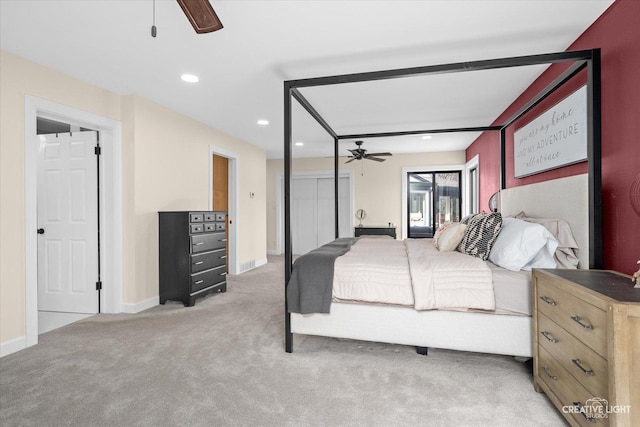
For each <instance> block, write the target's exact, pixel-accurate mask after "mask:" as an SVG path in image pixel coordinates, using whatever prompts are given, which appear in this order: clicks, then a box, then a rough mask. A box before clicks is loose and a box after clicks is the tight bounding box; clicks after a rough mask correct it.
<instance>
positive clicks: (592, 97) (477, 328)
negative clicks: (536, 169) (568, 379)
mask: <svg viewBox="0 0 640 427" xmlns="http://www.w3.org/2000/svg"><path fill="white" fill-rule="evenodd" d="M552 63H569V64H570V65H569V66H568V67H567V69H566V70H565V71H564V72H563V73H562V74H561V75H560V76H559V77H558V78H556V79H555V80H554V81H553V82H552V83H551V84H549V85H548V86H547V87H546V88H544V90H542V91H541V92H540V93H539V94H538V95H537V96H535V97H534V98H533V99H531V100H530V101H529V102H528V103H527V104H526V105H525V106H524V107H523V108H521V109H520V110H519V111H517V112H516V113H515V114H514V115H513V116H511V117H510V118H509V119H508V120H507V121H505V122H504V123H502V124H500V125H488V126H472V127H457V128H447V129H418V130H407V131H400V132H397V131H391V132H382V133H380V132H378V133H360V134H355V135H353V134H352V135H339V134H337V133H336V132H335V131H334V129H333V128H332V127H331V125H330V124H329V123H327V121H326V120H325V119H324V118H323V117H322V116H321V115H320V114H319V113H318V111H317V110H316V109H315V108H314V106H313V105H312V104H311V103H310V102H309V101H308V99H307V98H305V96H303V93H302V92H301V90H303V89H304V88H310V87H318V86H327V85H339V84H344V83H356V82H368V81H377V80H387V79H395V78H402V77H409V76H418V75H420V76H428V75H433V74H442V73H465V72H473V71H478V70H491V69H500V68H509V67H521V66H528V65H539V64H552ZM585 69H586V92H587V104H586V110H587V121H586V124H587V162H588V173H586V174H582V175H577V176H571V177H568V178H561V179H557V180H554V181H553V182H551V181H547V182H542V183H537V184H531V185H526V186H518V187H513V188H509V189H507V188H506V155H505V151H506V150H505V145H506V131H507V128H509V126H511V125H512V124H513V123H514V122H515V121H516V120H518V119H520V118H521V117H523V116H524V115H525V114H526V113H527V112H529V111H531V109H533V108H534V107H535V106H537V105H539V104H540V102H542V101H543V100H544V99H545V98H547V97H548V96H549V95H550V94H552V93H553V92H554V91H556V90H557V89H558V88H560V87H562V86H563V84H565V83H566V82H568V81H569V80H571V79H572V78H574V77H575V76H577V75H578V73H580V72H582V71H583V70H585ZM292 99H295V100H296V101H297V102H298V103H299V104H300V105H301V106H302V107H303V108H304V109H305V110H306V111H307V112H308V113H309V114H310V115H311V117H313V118H314V119H315V120H316V121H317V123H319V124H320V126H321V127H322V128H323V129H324V130H325V131H326V132H327V133H328V134H329V135H330V136H331V138H332V139H333V141H334V168H335V176H336V179H335V183H336V186H335V211H336V215H335V218H338V215H337V212H338V186H337V184H338V179H337V176H338V171H339V165H338V157H339V154H338V143H339V141H340V140H343V139H360V138H362V139H365V138H376V137H389V136H403V135H420V134H436V133H451V132H478V131H480V132H485V131H491V132H499V133H500V142H501V156H500V157H501V159H500V160H501V162H500V163H501V178H500V187H501V189H502V190H501V206H502V214H503V215H513V216H515V215H517V214H519V213H520V212H522V211H524V212H526V213H527V215H529V216H532V217H537V218H560V219H562V220H564V221H566V222H567V223H568V224H569V226H570V227H571V229H572V230H573V233H574V237H575V240H576V241H577V243H578V245H579V247H580V251H579V252H578V254H579V257H580V268H601V263H602V261H601V260H602V241H601V223H602V218H601V209H600V206H601V170H600V167H601V166H600V138H601V135H600V51H599V50H598V49H593V50H582V51H569V52H560V53H550V54H542V55H532V56H520V57H511V58H501V59H491V60H482V61H472V62H464V63H451V64H443V65H433V66H425V67H414V68H405V69H395V70H386V71H375V72H367V73H359V74H347V75H337V76H329V77H319V78H310V79H303V80H289V81H285V82H284V109H285V110H284V117H285V129H284V130H285V132H284V154H285V161H284V169H285V171H284V172H285V174H284V193H285V227H284V229H285V350H286V351H287V352H292V351H293V334H294V333H295V334H305V335H319V336H328V337H337V338H349V339H358V340H366V341H377V342H388V343H396V344H404V345H412V346H416V347H418V348H420V349H426V348H427V347H436V348H445V349H453V350H465V351H476V352H486V353H497V354H507V355H514V356H525V357H530V356H532V342H533V340H532V330H533V328H532V318H531V312H530V306H531V301H530V294H531V291H530V284H529V285H521V286H519V288H518V289H520V291H515V292H520V293H521V294H522V295H524V296H522V297H521V298H520V300H524V301H525V303H524V306H525V307H524V308H522V309H513V308H508V309H504V307H501V306H500V305H501V304H502V302H504V301H506V299H508V298H511V297H510V296H505V295H506V294H504V291H503V290H504V289H507V288H512V289H511V290H510V291H509V292H511V293H513V292H514V290H513V288H515V286H511V285H510V284H512V283H515V281H517V278H516V277H515V276H513V275H511V276H509V272H507V271H506V270H504V271H502V270H503V269H500V268H497V269H494V266H491V270H492V271H491V272H490V273H489V274H490V275H492V276H491V277H492V278H493V279H491V278H490V279H489V280H490V281H491V280H493V281H494V282H495V300H496V305H497V307H484V306H483V307H478V308H479V309H477V310H475V309H473V307H471V308H472V309H470V310H464V311H460V310H445V309H424V308H425V307H427V306H422V307H421V308H420V309H416V307H417V301H411V302H402V301H395V302H391V303H387V304H376V303H359V302H354V301H352V300H350V299H349V298H346V299H345V300H340V299H339V298H334V299H333V301H332V302H331V303H330V310H328V309H327V310H315V312H314V310H311V311H310V312H307V314H301V313H305V311H304V310H302V311H301V310H300V309H299V307H296V308H295V310H291V306H293V305H294V301H293V300H290V299H289V298H291V289H289V292H287V290H288V286H289V284H290V282H291V278H292V272H293V252H292V243H291V242H292V239H291V223H290V221H291V195H290V184H291V175H292V102H291V101H292ZM335 236H336V239H338V237H339V230H338V221H337V220H336V223H335ZM338 240H341V239H338ZM371 240H373V239H371ZM389 240H391V239H389ZM409 240H411V239H409ZM393 242H396V241H395V240H393ZM403 242H404V241H403ZM406 242H407V243H401V242H397V243H394V244H392V245H398V244H403V245H405V247H404V248H399V249H398V248H395V249H394V248H392V247H390V246H385V245H388V243H384V244H382V243H379V242H376V243H373V242H368V243H360V242H358V243H357V244H355V245H353V242H347V243H346V244H345V243H344V242H341V243H340V244H337V246H339V247H340V249H339V251H340V252H341V253H340V255H343V254H345V253H346V254H345V255H344V258H345V259H346V258H348V257H357V256H358V251H362V250H364V249H363V248H366V247H374V246H381V245H382V246H384V248H385V249H382V250H383V251H385V253H392V252H393V251H394V250H399V251H400V252H402V251H404V252H407V253H408V254H409V255H408V257H409V258H411V256H412V255H411V253H412V251H414V253H415V251H416V250H422V249H420V248H418V249H415V248H416V245H415V244H413V243H411V242H408V241H406ZM352 245H353V248H354V249H353V250H351V251H350V249H351V247H352ZM412 245H413V246H412ZM412 247H413V248H414V249H412ZM345 248H346V249H345ZM356 248H357V250H356ZM323 251H324V250H323ZM352 252H353V254H352ZM458 255H460V254H458ZM323 256H324V252H323ZM462 256H467V255H462ZM414 258H415V259H425V258H422V255H421V254H419V255H414ZM325 261H326V259H325ZM323 262H324V261H323ZM341 262H342V261H340V262H338V261H336V267H335V268H336V275H338V274H339V273H338V271H343V270H340V269H341V268H343V267H342V266H340V264H341ZM399 262H400V264H402V263H404V261H402V260H401V261H399ZM408 262H409V263H411V260H409V261H408ZM446 262H449V261H446ZM410 265H411V272H410V273H411V274H412V275H413V274H414V271H415V270H416V269H417V267H416V266H417V265H419V263H418V262H415V261H414V264H410ZM511 273H516V272H511ZM517 273H520V276H521V277H522V276H527V277H530V272H524V271H521V272H517ZM523 273H524V274H523ZM340 274H342V273H340ZM426 274H430V273H428V272H427V273H426ZM397 275H398V277H399V276H400V275H401V273H398V274H397ZM501 275H502V276H505V277H506V279H504V281H503V285H498V282H499V281H500V280H498V278H499V277H500V276H501ZM331 276H333V265H332V268H331ZM294 279H296V280H298V278H297V277H294ZM301 280H302V281H304V278H303V279H301ZM504 283H506V285H504ZM296 286H297V285H296ZM499 288H501V289H503V290H502V291H501V290H500V289H499ZM414 289H415V288H414ZM492 292H493V290H492ZM501 292H502V293H503V294H500V293H501ZM347 293H348V291H347ZM409 293H410V291H409ZM288 294H289V297H287V295H288ZM414 294H416V295H417V291H415V290H414ZM334 295H335V294H334ZM491 295H492V296H493V293H492V294H491ZM501 295H502V296H501ZM501 301H502V302H501ZM521 302H522V301H521ZM411 304H416V305H415V306H412V305H411ZM295 305H297V302H296V303H295ZM454 306H455V304H454ZM526 306H528V307H529V308H528V309H527V307H526ZM291 311H296V312H291ZM323 311H324V312H323ZM327 311H330V313H329V312H327Z"/></svg>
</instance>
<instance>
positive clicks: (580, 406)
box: [573, 402, 596, 423]
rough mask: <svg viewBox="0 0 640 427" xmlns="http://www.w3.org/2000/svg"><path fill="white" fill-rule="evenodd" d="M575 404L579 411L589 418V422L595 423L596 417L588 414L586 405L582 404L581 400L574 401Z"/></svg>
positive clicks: (585, 417)
mask: <svg viewBox="0 0 640 427" xmlns="http://www.w3.org/2000/svg"><path fill="white" fill-rule="evenodd" d="M573 406H575V407H576V410H577V412H579V413H581V414H582V416H583V417H584V419H585V420H587V422H589V423H595V422H596V419H595V417H590V416H588V415H587V411H586V410H585V409H584V406H582V404H580V402H573Z"/></svg>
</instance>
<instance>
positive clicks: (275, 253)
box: [267, 249, 280, 255]
mask: <svg viewBox="0 0 640 427" xmlns="http://www.w3.org/2000/svg"><path fill="white" fill-rule="evenodd" d="M267 255H280V254H279V253H278V251H277V250H274V249H267Z"/></svg>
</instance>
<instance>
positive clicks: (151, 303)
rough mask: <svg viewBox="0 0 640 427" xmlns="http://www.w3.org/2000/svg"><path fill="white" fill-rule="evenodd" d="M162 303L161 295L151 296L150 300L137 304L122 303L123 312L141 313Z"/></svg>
mask: <svg viewBox="0 0 640 427" xmlns="http://www.w3.org/2000/svg"><path fill="white" fill-rule="evenodd" d="M158 304H160V297H153V298H149V299H148V300H145V301H142V302H139V303H136V304H125V303H123V304H122V312H123V313H129V314H136V313H140V312H141V311H144V310H147V309H149V308H151V307H155V306H156V305H158Z"/></svg>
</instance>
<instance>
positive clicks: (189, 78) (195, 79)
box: [180, 74, 200, 83]
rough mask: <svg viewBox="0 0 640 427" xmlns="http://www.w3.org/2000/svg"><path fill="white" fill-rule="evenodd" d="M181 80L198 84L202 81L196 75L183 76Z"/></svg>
mask: <svg viewBox="0 0 640 427" xmlns="http://www.w3.org/2000/svg"><path fill="white" fill-rule="evenodd" d="M180 78H181V79H182V80H183V81H185V82H187V83H198V82H199V81H200V79H199V78H198V76H196V75H195V74H183V75H181V76H180Z"/></svg>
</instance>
